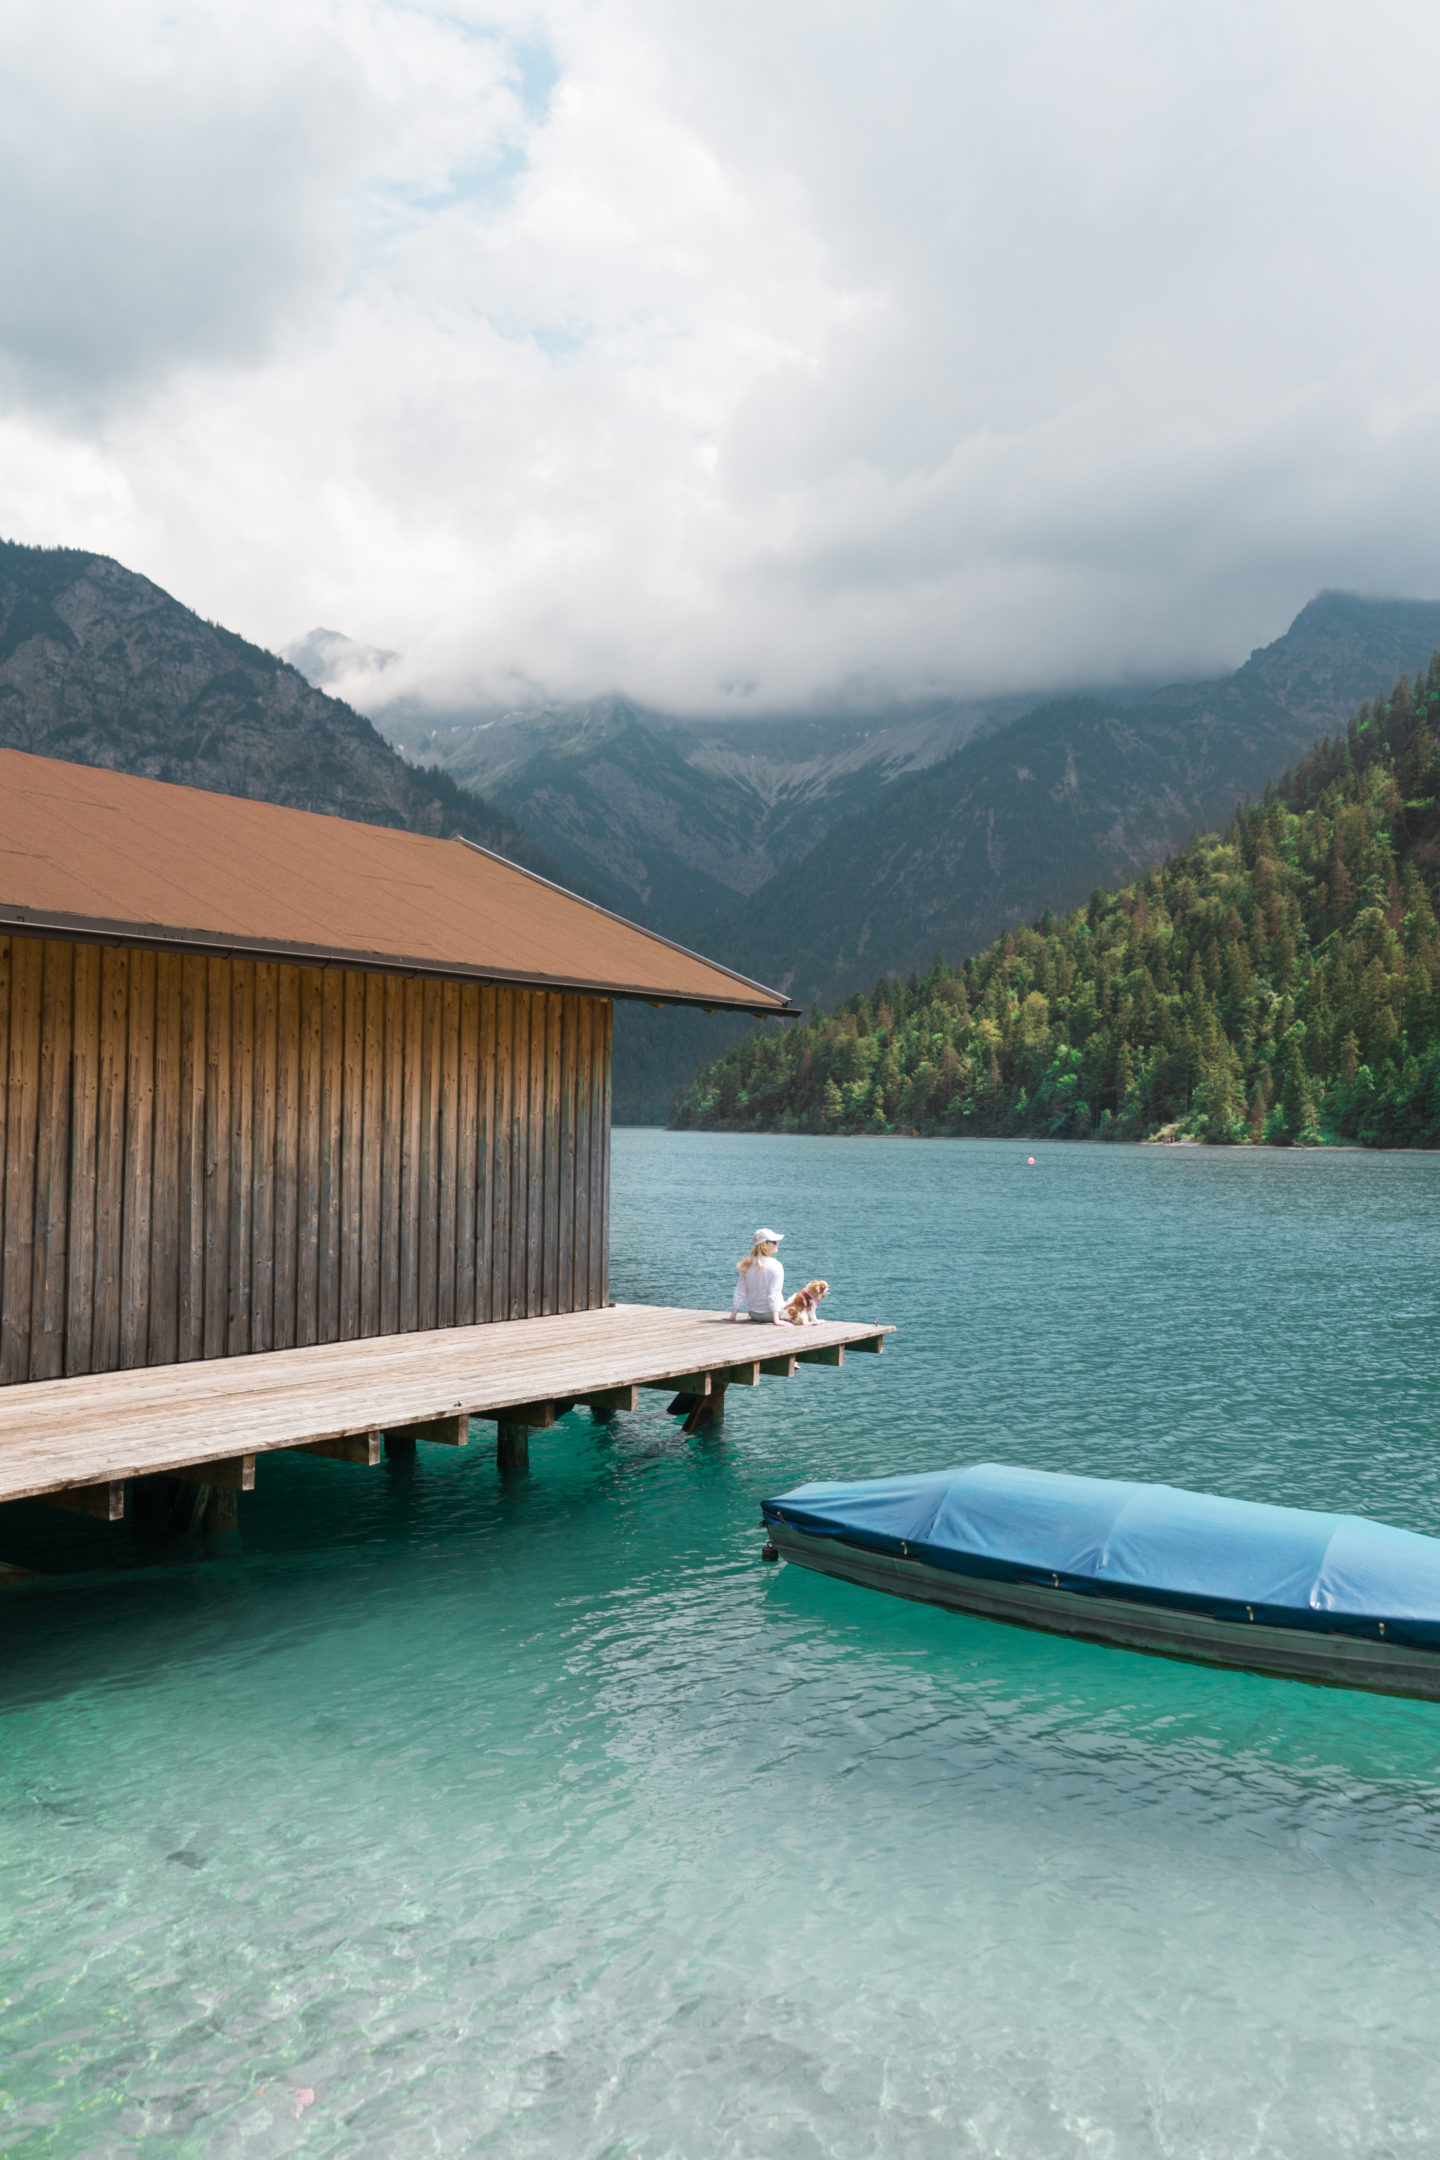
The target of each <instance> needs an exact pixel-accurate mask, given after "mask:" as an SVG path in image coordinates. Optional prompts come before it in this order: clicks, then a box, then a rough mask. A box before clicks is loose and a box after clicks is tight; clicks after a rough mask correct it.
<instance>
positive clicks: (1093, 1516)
mask: <svg viewBox="0 0 1440 2160" xmlns="http://www.w3.org/2000/svg"><path fill="white" fill-rule="evenodd" d="M762 1512H763V1515H764V1519H765V1524H766V1528H767V1529H768V1531H769V1533H770V1538H771V1541H772V1543H773V1546H774V1547H775V1549H776V1552H777V1553H778V1554H779V1555H780V1556H783V1557H784V1558H785V1559H786V1560H791V1561H794V1562H796V1563H797V1564H798V1565H799V1566H801V1567H808V1568H815V1569H818V1570H819V1572H820V1573H822V1574H825V1575H840V1576H843V1577H845V1578H846V1580H848V1581H850V1582H855V1583H860V1584H863V1585H865V1586H866V1587H867V1588H869V1589H873V1590H888V1591H890V1592H891V1593H892V1594H893V1595H895V1596H899V1597H908V1598H918V1599H921V1600H923V1601H924V1602H926V1603H928V1604H932V1605H948V1606H952V1607H954V1608H955V1609H957V1610H958V1611H961V1612H969V1613H978V1614H981V1615H983V1616H984V1617H985V1618H987V1619H992V1620H1007V1621H1011V1622H1013V1623H1016V1624H1018V1625H1020V1626H1023V1627H1031V1628H1044V1629H1047V1630H1049V1631H1050V1632H1052V1633H1055V1634H1061V1635H1076V1636H1082V1637H1084V1638H1085V1639H1087V1640H1088V1641H1092V1642H1101V1643H1110V1644H1115V1645H1118V1646H1120V1647H1123V1648H1125V1649H1130V1650H1146V1651H1150V1652H1153V1653H1158V1654H1160V1655H1162V1656H1168V1657H1180V1658H1192V1659H1197V1660H1199V1661H1201V1662H1203V1663H1206V1664H1217V1665H1237V1666H1243V1667H1246V1668H1247V1669H1249V1670H1251V1671H1254V1672H1263V1673H1276V1674H1283V1675H1285V1676H1287V1677H1290V1678H1294V1679H1303V1680H1318V1681H1324V1682H1328V1683H1330V1684H1331V1685H1334V1686H1341V1687H1353V1688H1367V1689H1370V1690H1373V1691H1376V1692H1379V1693H1381V1694H1388V1695H1417V1696H1426V1697H1431V1698H1440V1538H1432V1537H1425V1536H1422V1535H1421V1534H1420V1533H1419V1532H1417V1531H1413V1530H1400V1529H1396V1528H1394V1527H1393V1526H1392V1525H1391V1524H1389V1523H1377V1522H1370V1521H1367V1520H1366V1519H1365V1518H1364V1517H1362V1516H1359V1515H1331V1514H1322V1513H1319V1512H1318V1511H1312V1510H1311V1509H1308V1508H1291V1507H1273V1506H1269V1505H1267V1504H1265V1503H1263V1502H1258V1501H1253V1500H1227V1499H1222V1498H1220V1497H1219V1496H1218V1495H1216V1494H1213V1493H1194V1492H1186V1491H1183V1490H1181V1489H1180V1488H1179V1487H1177V1486H1173V1485H1148V1484H1140V1483H1135V1482H1131V1481H1130V1480H1127V1479H1120V1478H1089V1477H1071V1476H1066V1475H1063V1474H1058V1473H1056V1472H1053V1471H1048V1470H1026V1469H1018V1468H1013V1467H1011V1466H1009V1465H1007V1464H1003V1463H978V1464H975V1465H972V1466H971V1467H970V1468H969V1469H960V1470H941V1471H933V1472H927V1473H923V1474H921V1475H918V1476H910V1477H889V1478H870V1479H866V1480H864V1481H862V1482H859V1483H851V1484H820V1483H817V1484H809V1485H799V1486H797V1487H796V1488H795V1490H794V1491H793V1492H788V1493H782V1494H780V1496H779V1497H778V1498H777V1499H774V1500H766V1501H765V1502H763V1504H762Z"/></svg>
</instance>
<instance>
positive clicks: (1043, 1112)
mask: <svg viewBox="0 0 1440 2160" xmlns="http://www.w3.org/2000/svg"><path fill="white" fill-rule="evenodd" d="M1437 908H1440V655H1437V656H1436V657H1435V658H1434V659H1432V661H1431V663H1430V667H1429V670H1428V672H1427V673H1425V674H1424V675H1423V676H1421V677H1419V678H1417V681H1416V683H1415V685H1414V687H1413V689H1412V687H1411V686H1410V685H1409V684H1408V683H1407V682H1406V681H1404V680H1403V679H1402V681H1401V682H1400V683H1399V685H1398V686H1397V688H1396V690H1395V692H1394V694H1393V695H1392V696H1391V697H1390V698H1389V699H1388V700H1380V701H1377V702H1376V703H1375V704H1374V705H1373V706H1366V707H1364V708H1362V710H1361V712H1360V713H1359V715H1358V716H1357V717H1356V718H1355V719H1354V720H1353V721H1352V722H1351V723H1350V726H1349V728H1348V730H1347V731H1346V732H1345V733H1342V734H1340V735H1338V736H1336V737H1334V738H1333V739H1326V740H1325V741H1322V742H1321V743H1319V744H1318V745H1317V746H1316V747H1315V748H1314V749H1313V750H1312V751H1311V752H1310V753H1309V754H1308V756H1306V757H1305V758H1304V759H1303V761H1302V762H1301V763H1300V765H1299V766H1298V767H1297V768H1296V769H1295V770H1294V771H1293V772H1290V773H1287V774H1286V775H1285V777H1284V779H1283V780H1282V781H1281V782H1279V784H1278V785H1277V786H1276V787H1275V788H1274V789H1273V790H1270V791H1268V792H1267V795H1266V798H1265V800H1264V801H1263V802H1260V803H1257V804H1254V805H1251V806H1248V807H1246V808H1245V809H1243V810H1242V811H1241V812H1240V813H1239V814H1238V815H1237V816H1236V818H1235V819H1234V821H1233V823H1232V824H1231V825H1230V827H1229V829H1228V830H1227V831H1226V832H1225V833H1224V834H1223V835H1217V834H1214V833H1210V834H1206V835H1205V836H1204V837H1203V838H1201V839H1199V840H1196V841H1194V842H1193V843H1192V844H1191V845H1190V846H1188V847H1186V848H1185V849H1184V850H1183V852H1181V853H1180V854H1178V855H1176V856H1174V857H1173V858H1172V859H1171V860H1170V861H1169V862H1168V863H1166V864H1165V865H1164V867H1163V868H1161V869H1158V870H1155V871H1153V872H1152V873H1151V874H1150V875H1149V876H1148V877H1146V878H1144V879H1143V880H1139V881H1137V882H1136V883H1133V884H1130V885H1127V886H1125V887H1124V888H1123V890H1121V891H1119V892H1117V893H1103V892H1099V891H1097V892H1095V893H1094V894H1093V895H1092V896H1091V899H1090V902H1089V904H1088V906H1085V907H1081V908H1077V909H1076V910H1075V912H1074V913H1072V914H1070V915H1067V916H1066V917H1064V918H1063V920H1060V921H1057V920H1055V919H1054V917H1053V916H1051V915H1050V914H1048V913H1047V914H1046V916H1045V917H1044V919H1043V920H1042V921H1041V922H1040V923H1038V924H1037V925H1035V926H1034V927H1033V928H1031V929H1026V930H1022V931H1019V932H1017V933H1015V934H1013V935H1007V936H1005V937H1003V938H1002V939H1000V940H999V941H998V942H997V943H995V944H993V945H991V946H990V947H989V948H988V950H986V951H985V952H982V953H980V954H979V955H977V956H976V957H975V958H974V959H972V960H969V961H967V962H966V963H965V964H964V965H963V966H961V967H958V968H948V967H945V966H943V965H941V964H939V963H937V964H936V965H935V966H934V967H933V968H932V969H931V970H930V972H929V973H928V974H927V975H926V976H924V978H923V979H919V980H917V979H916V978H914V977H912V978H911V979H910V980H909V981H908V982H906V983H896V982H884V983H882V984H880V985H878V986H877V987H876V988H875V989H874V990H872V991H870V992H868V993H859V994H857V995H855V996H853V997H850V998H847V999H846V1000H845V1002H844V1003H843V1004H842V1005H841V1006H840V1007H839V1008H838V1010H837V1011H836V1012H834V1013H833V1014H830V1015H827V1014H825V1013H823V1012H819V1011H817V1012H816V1013H815V1014H814V1015H813V1016H812V1018H811V1019H810V1020H809V1021H808V1022H807V1023H806V1024H805V1025H803V1026H800V1027H795V1028H793V1029H790V1030H788V1031H782V1030H780V1029H776V1028H771V1029H767V1030H766V1031H765V1032H764V1033H762V1034H759V1035H755V1036H752V1037H750V1038H748V1039H747V1040H746V1041H744V1042H742V1043H739V1044H737V1045H736V1046H735V1047H734V1048H733V1049H731V1050H730V1051H728V1052H727V1053H726V1054H725V1055H724V1056H723V1057H721V1058H719V1059H718V1060H717V1061H716V1062H715V1063H714V1064H713V1065H711V1066H709V1067H707V1069H706V1070H705V1071H704V1072H703V1073H701V1074H700V1076H699V1078H698V1079H697V1080H696V1081H695V1082H694V1083H693V1085H692V1086H691V1087H690V1088H689V1089H688V1090H686V1091H685V1093H684V1094H683V1095H682V1096H681V1098H680V1099H679V1101H678V1103H677V1108H676V1115H675V1119H674V1122H675V1123H677V1124H680V1125H685V1126H693V1127H720V1128H724V1129H726V1130H745V1131H757V1130H763V1131H775V1130H779V1131H801V1132H888V1131H907V1132H915V1133H921V1134H928V1133H946V1134H1003V1133H1011V1134H1017V1135H1030V1136H1035V1137H1042V1136H1050V1137H1058V1138H1074V1139H1081V1138H1089V1137H1096V1138H1101V1139H1106V1138H1111V1139H1140V1138H1144V1137H1147V1136H1150V1135H1152V1134H1155V1133H1156V1132H1160V1131H1167V1132H1169V1133H1171V1134H1172V1135H1173V1136H1174V1137H1176V1138H1181V1137H1193V1138H1196V1139H1201V1140H1208V1141H1220V1142H1236V1141H1263V1142H1271V1143H1276V1144H1282V1145H1285V1144H1293V1143H1301V1144H1306V1143H1309V1144H1314V1143H1318V1142H1321V1141H1324V1140H1326V1139H1334V1140H1358V1141H1361V1142H1363V1143H1365V1144H1367V1145H1372V1146H1390V1147H1407V1146H1436V1145H1440V928H1437Z"/></svg>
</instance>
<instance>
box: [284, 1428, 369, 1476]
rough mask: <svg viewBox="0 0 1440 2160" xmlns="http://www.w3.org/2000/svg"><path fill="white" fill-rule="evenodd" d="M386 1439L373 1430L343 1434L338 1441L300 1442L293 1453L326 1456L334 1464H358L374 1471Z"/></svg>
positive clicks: (296, 1444)
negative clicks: (382, 1444) (382, 1443)
mask: <svg viewBox="0 0 1440 2160" xmlns="http://www.w3.org/2000/svg"><path fill="white" fill-rule="evenodd" d="M384 1438H385V1435H384V1434H383V1433H382V1432H380V1431H378V1430H373V1429H372V1430H371V1431H370V1432H363V1433H342V1434H341V1435H340V1437H339V1438H338V1439H336V1440H298V1441H297V1442H296V1443H295V1447H294V1449H293V1450H292V1453H295V1454H299V1455H324V1456H328V1457H329V1459H330V1460H331V1461H332V1462H347V1463H358V1464H360V1466H361V1467H362V1468H363V1469H367V1470H373V1469H374V1468H375V1467H376V1465H377V1464H378V1462H379V1460H380V1446H381V1442H382V1441H383V1440H384Z"/></svg>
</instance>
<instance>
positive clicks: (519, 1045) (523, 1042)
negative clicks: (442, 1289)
mask: <svg viewBox="0 0 1440 2160" xmlns="http://www.w3.org/2000/svg"><path fill="white" fill-rule="evenodd" d="M534 1010H535V998H534V994H533V992H531V991H529V990H517V991H516V993H515V1037H514V1047H513V1058H512V1065H511V1079H510V1256H509V1260H510V1304H509V1308H508V1310H507V1311H506V1313H505V1318H506V1319H507V1320H523V1319H525V1318H527V1317H528V1313H529V1305H528V1299H529V1295H530V1268H529V1262H530V1251H529V1246H530V1060H531V1053H532V1048H533V1044H532V1040H531V1037H532V1030H533V1027H534Z"/></svg>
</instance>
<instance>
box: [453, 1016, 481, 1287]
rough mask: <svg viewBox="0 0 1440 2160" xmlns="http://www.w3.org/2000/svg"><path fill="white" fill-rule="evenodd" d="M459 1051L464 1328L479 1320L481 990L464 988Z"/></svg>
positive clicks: (458, 1213) (458, 1274) (458, 1222)
mask: <svg viewBox="0 0 1440 2160" xmlns="http://www.w3.org/2000/svg"><path fill="white" fill-rule="evenodd" d="M459 992H460V995H459V1010H458V1013H457V1016H456V1051H455V1231H454V1241H453V1245H454V1253H455V1312H454V1319H455V1321H456V1323H457V1324H458V1325H459V1326H461V1327H469V1326H471V1325H472V1323H473V1322H474V1321H476V1320H478V1319H479V1317H480V1315H479V1312H478V1310H477V1308H476V1295H475V1268H476V1254H477V1232H478V1223H479V1213H478V1210H479V1200H480V1167H479V1146H480V985H479V984H478V983H461V984H460V986H459Z"/></svg>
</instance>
